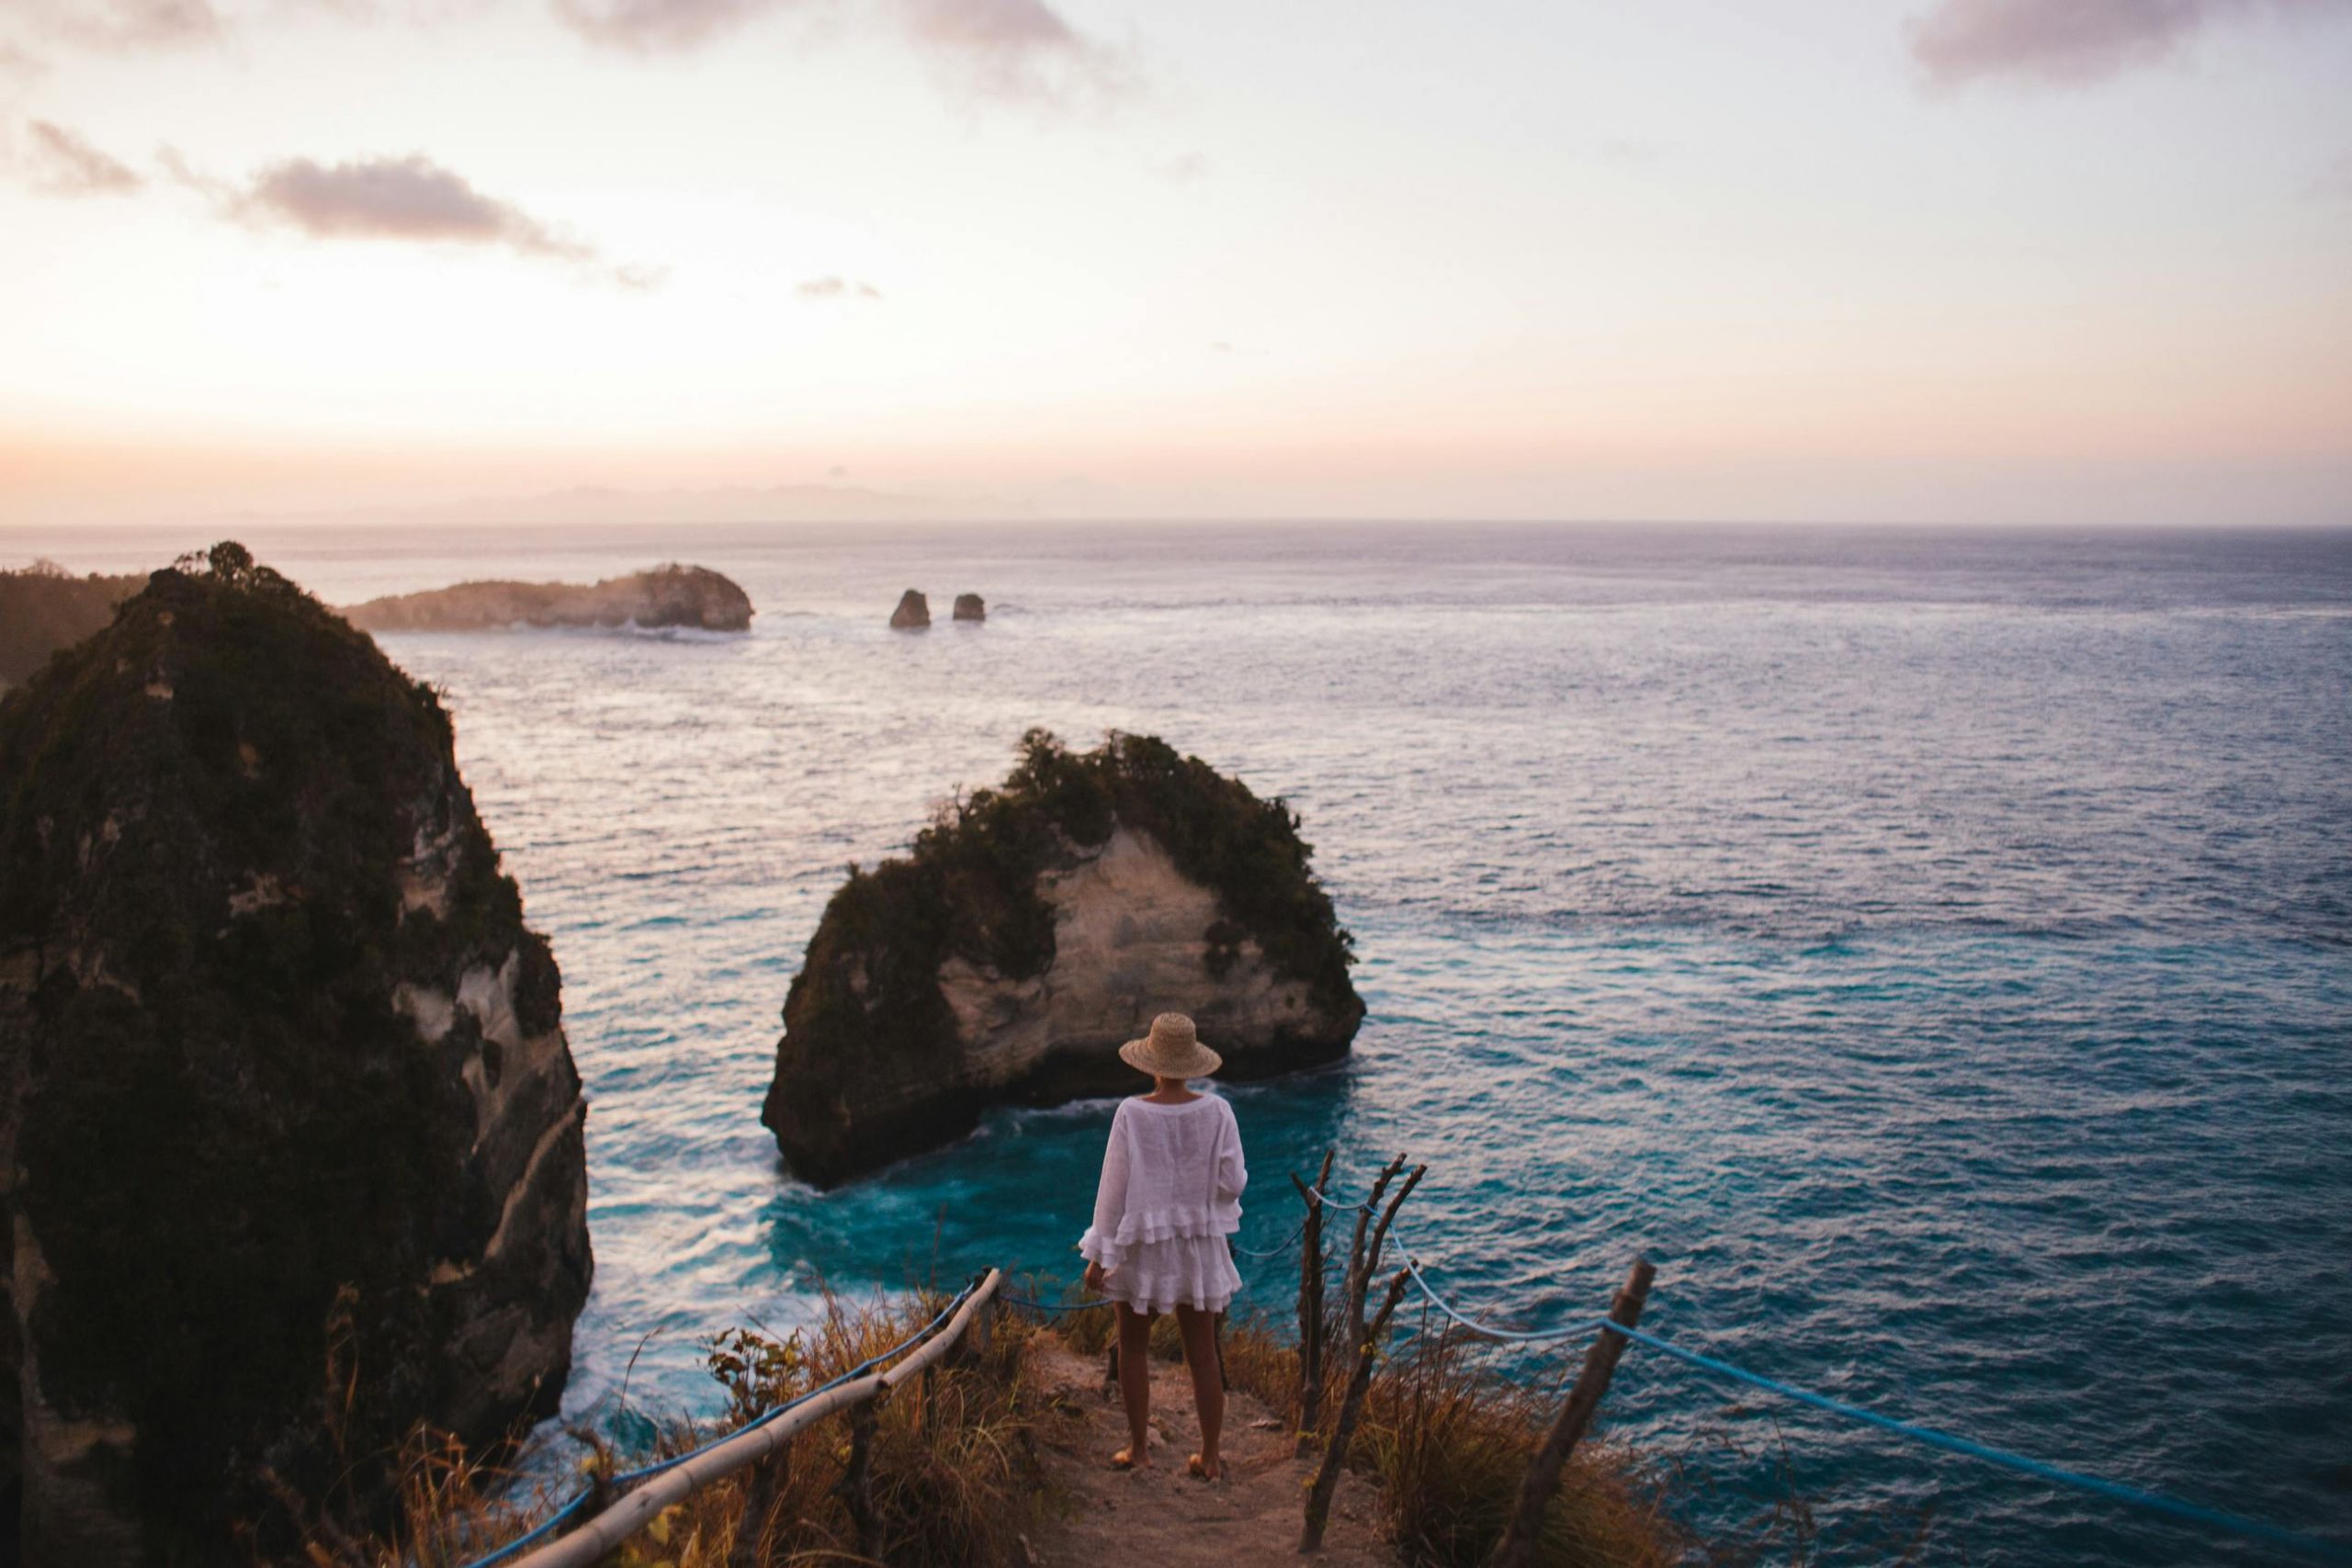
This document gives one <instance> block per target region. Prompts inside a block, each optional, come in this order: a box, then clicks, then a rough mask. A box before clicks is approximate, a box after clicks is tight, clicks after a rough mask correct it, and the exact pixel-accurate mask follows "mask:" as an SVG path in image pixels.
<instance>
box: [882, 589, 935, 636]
mask: <svg viewBox="0 0 2352 1568" xmlns="http://www.w3.org/2000/svg"><path fill="white" fill-rule="evenodd" d="M929 625H931V601H930V600H928V599H925V598H924V597H923V596H922V592H921V591H919V590H917V589H912V588H910V589H908V590H907V591H906V592H904V593H901V594H899V607H898V608H897V609H895V610H893V611H891V612H890V629H891V630H892V631H900V632H910V631H920V630H921V629H922V628H923V627H924V626H929Z"/></svg>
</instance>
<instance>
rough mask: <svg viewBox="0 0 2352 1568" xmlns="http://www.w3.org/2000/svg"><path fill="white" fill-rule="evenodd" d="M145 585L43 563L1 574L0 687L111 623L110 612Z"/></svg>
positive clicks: (27, 675)
mask: <svg viewBox="0 0 2352 1568" xmlns="http://www.w3.org/2000/svg"><path fill="white" fill-rule="evenodd" d="M145 581H147V580H146V579H145V578H143V577H98V576H96V575H93V576H89V577H74V576H71V575H69V574H68V573H67V572H66V571H65V570H63V569H62V568H61V567H57V566H54V565H51V563H49V562H47V561H43V562H41V563H40V564H39V565H37V566H34V567H32V568H30V569H29V570H24V571H0V688H5V687H7V686H13V685H15V684H16V683H17V682H19V681H24V680H28V679H29V678H30V677H31V675H32V673H33V671H36V670H39V669H40V667H41V666H42V665H44V664H46V663H48V662H49V656H50V655H51V654H52V653H55V652H56V651H57V650H58V649H61V648H71V647H73V646H74V644H75V643H77V642H80V641H81V640H82V639H83V638H84V637H88V636H89V635H90V634H91V633H92V632H95V631H96V630H97V629H98V628H99V627H101V626H105V625H106V624H107V622H108V621H110V620H112V619H114V607H115V606H116V605H117V604H121V603H122V602H123V601H124V600H125V599H128V598H130V596H131V595H132V594H133V593H136V592H139V590H140V587H141V584H143V583H144V582H145Z"/></svg>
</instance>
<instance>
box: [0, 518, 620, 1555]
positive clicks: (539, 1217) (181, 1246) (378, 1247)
mask: <svg viewBox="0 0 2352 1568" xmlns="http://www.w3.org/2000/svg"><path fill="white" fill-rule="evenodd" d="M0 779H5V780H6V781H7V785H8V790H7V794H6V796H5V797H0V884H5V886H6V888H7V897H6V898H5V899H0V1212H5V1218H6V1221H7V1223H8V1224H9V1226H10V1230H11V1233H12V1235H13V1236H14V1247H13V1256H12V1258H11V1259H10V1260H9V1262H8V1264H7V1266H6V1268H5V1269H0V1347H5V1352H6V1353H5V1357H0V1367H4V1368H5V1375H6V1376H7V1377H10V1378H12V1379H13V1380H14V1382H15V1387H14V1388H13V1389H12V1390H8V1391H6V1392H8V1393H14V1395H15V1396H16V1397H14V1398H12V1399H8V1400H6V1404H5V1407H0V1466H5V1473H6V1475H7V1476H9V1477H10V1478H12V1479H14V1478H20V1479H21V1484H22V1493H21V1505H22V1529H23V1541H24V1551H25V1560H26V1561H28V1562H35V1563H74V1564H76V1565H84V1564H88V1565H98V1568H104V1565H111V1564H128V1563H141V1564H160V1563H164V1562H171V1563H212V1562H246V1561H248V1560H249V1556H248V1553H247V1552H246V1551H244V1549H243V1547H242V1546H241V1545H239V1544H238V1537H239V1533H240V1532H241V1531H243V1532H254V1533H252V1534H251V1535H250V1538H249V1539H250V1540H251V1541H252V1543H253V1545H254V1547H255V1549H256V1550H258V1551H263V1552H265V1553H275V1552H278V1551H286V1550H287V1549H288V1546H289V1543H290V1541H291V1540H292V1539H293V1537H294V1535H295V1532H296V1531H297V1529H299V1528H300V1524H299V1522H298V1521H297V1520H296V1519H295V1518H294V1517H293V1516H294V1515H295V1514H298V1513H300V1514H305V1515H309V1516H311V1521H312V1522H313V1523H315V1521H316V1520H317V1519H322V1518H333V1517H337V1516H341V1517H344V1518H345V1519H347V1520H352V1521H359V1520H365V1519H368V1518H369V1517H371V1516H372V1515H373V1514H374V1511H375V1510H376V1509H377V1508H379V1506H381V1504H382V1501H383V1499H384V1497H385V1495H386V1494H387V1489H388V1487H389V1485H390V1481H391V1472H390V1471H389V1470H388V1468H387V1467H388V1464H389V1463H390V1460H391V1459H392V1457H393V1450H394V1448H395V1447H396V1445H397V1444H398V1443H399V1442H400V1441H401V1438H403V1437H404V1436H405V1435H406V1434H407V1433H408V1432H409V1431H410V1430H411V1428H412V1427H413V1425H414V1424H416V1423H419V1422H423V1423H425V1424H427V1425H429V1426H430V1427H438V1428H444V1429H447V1430H449V1431H452V1432H455V1433H456V1434H458V1436H460V1437H461V1438H465V1439H466V1440H467V1441H468V1442H469V1444H471V1445H475V1446H477V1447H478V1448H479V1447H480V1446H482V1445H494V1444H495V1443H496V1442H497V1441H498V1440H499V1439H500V1438H502V1437H503V1436H504V1435H505V1434H506V1433H507V1432H508V1431H509V1430H510V1429H511V1428H512V1427H514V1425H515V1423H517V1422H518V1421H525V1420H528V1419H530V1418H533V1417H536V1416H544V1415H547V1414H549V1413H552V1412H553V1411H554V1410H555V1408H556V1404H557V1399H558V1395H559V1393H560V1391H561V1389H562V1387H563V1383H564V1380H565V1377H566V1376H567V1374H568V1371H569V1368H570V1361H571V1325H572V1320H573V1318H574V1317H575V1316H576V1315H577V1314H578V1313H579V1310H580V1307H581V1304H582V1301H583V1300H584V1299H585V1297H586V1295H587V1291H588V1282H589V1274H590V1269H591V1260H590V1256H589V1247H588V1232H587V1224H586V1217H585V1215H586V1201H587V1179H586V1171H585V1165H584V1161H583V1153H582V1121H583V1119H584V1116H585V1114H586V1108H585V1105H584V1103H583V1101H582V1097H581V1089H580V1078H579V1075H578V1074H577V1073H576V1072H575V1071H574V1070H573V1066H572V1062H571V1051H570V1048H569V1047H568V1045H567V1044H566V1043H565V1040H564V1034H563V1027H562V1012H561V1002H560V988H561V981H560V976H559V975H558V973H557V969H556V964H555V960H554V958H553V956H552V955H551V954H550V953H549V952H548V945H547V942H545V941H544V940H543V939H542V938H541V937H540V936H539V935H538V934H537V932H535V931H532V930H530V929H529V928H528V927H527V926H526V925H525V924H524V923H523V910H522V903H521V899H520V897H519V895H518V894H517V892H516V890H515V884H514V882H513V880H512V879H511V878H509V877H507V876H505V875H503V874H502V873H501V872H500V869H499V863H498V852H497V850H496V849H495V848H494V847H493V846H492V842H491V840H490V837H489V835H488V834H487V833H486V832H484V831H483V829H482V825H481V820H480V818H478V817H477V816H476V815H475V812H474V806H473V800H472V797H471V795H470V794H469V792H468V790H467V788H466V785H465V781H464V780H463V779H461V778H460V777H459V776H458V769H457V765H456V762H455V761H454V759H453V755H452V750H451V731H450V724H449V719H448V716H447V714H446V713H445V712H444V711H443V709H442V707H441V705H440V704H439V703H438V702H437V701H436V700H435V696H434V694H433V693H432V691H431V689H430V688H428V687H426V686H424V685H423V684H421V683H419V682H413V681H411V680H410V679H408V678H407V677H406V676H405V675H403V674H402V673H401V671H399V670H397V669H395V668H393V666H392V665H391V664H390V662H388V661H387V660H385V658H384V656H383V654H382V653H381V652H379V650H378V649H377V648H376V645H375V644H374V643H373V642H372V641H370V640H369V639H368V637H366V636H364V635H363V634H361V633H359V632H357V631H355V630H354V629H352V628H351V627H350V626H347V625H346V624H345V623H344V622H343V621H342V620H340V619H339V618H337V617H336V616H335V615H334V614H333V613H332V612H330V611H329V610H327V609H326V608H325V607H324V606H322V605H321V604H318V603H317V602H316V601H315V600H312V599H311V598H310V597H309V596H308V595H306V594H304V593H302V592H300V590H299V589H297V588H295V587H294V586H292V585H291V584H289V583H288V582H286V581H284V580H283V579H281V578H279V577H278V576H277V574H276V573H274V572H271V571H269V570H266V569H265V568H261V567H257V566H254V564H252V562H251V560H250V558H247V557H246V555H245V553H244V552H243V550H242V549H240V548H238V547H235V546H221V547H217V548H216V549H215V550H214V551H213V552H212V554H211V557H210V558H209V565H208V566H205V567H201V568H199V567H197V566H194V565H188V566H186V567H185V568H183V569H181V570H167V571H161V572H158V573H156V574H155V575H154V576H153V578H152V579H151V580H150V581H149V583H148V586H147V587H146V588H145V590H144V591H142V592H141V593H139V594H138V595H137V596H136V597H134V598H133V599H131V600H130V601H129V602H128V603H127V604H125V605H124V606H123V607H122V610H121V612H120V614H119V615H118V616H117V617H116V619H115V621H114V623H113V624H112V625H111V626H109V627H108V628H107V630H105V631H103V632H101V633H99V634H98V635H97V636H96V637H92V638H90V639H89V640H88V641H86V642H85V643H83V644H81V645H80V646H79V647H78V648H76V649H73V650H72V651H71V652H70V653H68V654H66V655H65V656H63V657H62V658H61V659H59V660H56V661H54V662H53V663H51V665H50V666H49V667H48V668H47V669H46V670H45V671H42V672H41V674H40V676H38V677H37V678H36V679H35V680H34V681H33V682H30V683H29V684H28V685H27V686H25V687H23V688H21V689H20V690H17V691H16V692H12V693H10V694H8V696H7V697H6V699H5V700H0Z"/></svg>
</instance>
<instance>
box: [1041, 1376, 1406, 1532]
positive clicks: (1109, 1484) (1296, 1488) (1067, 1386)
mask: <svg viewBox="0 0 2352 1568" xmlns="http://www.w3.org/2000/svg"><path fill="white" fill-rule="evenodd" d="M1029 1354H1030V1355H1031V1356H1032V1357H1033V1358H1035V1359H1034V1360H1033V1362H1032V1364H1031V1370H1032V1373H1033V1375H1034V1376H1035V1379H1036V1382H1037V1384H1038V1386H1040V1387H1042V1388H1044V1389H1046V1390H1047V1391H1048V1392H1049V1393H1055V1394H1057V1395H1058V1398H1057V1404H1058V1406H1059V1411H1060V1413H1059V1414H1057V1415H1056V1416H1051V1417H1049V1418H1048V1419H1047V1420H1046V1423H1045V1428H1044V1433H1043V1436H1044V1439H1045V1440H1044V1442H1043V1443H1042V1445H1041V1449H1040V1451H1041V1453H1042V1455H1043V1457H1044V1459H1045V1461H1046V1479H1047V1481H1048V1483H1050V1484H1051V1485H1052V1486H1053V1487H1054V1489H1055V1492H1056V1494H1057V1495H1056V1505H1057V1506H1055V1507H1054V1509H1053V1513H1054V1514H1055V1516H1056V1517H1052V1518H1050V1519H1049V1520H1048V1522H1047V1523H1046V1525H1045V1526H1044V1527H1043V1528H1041V1529H1039V1530H1038V1531H1037V1532H1036V1533H1035V1534H1034V1535H1032V1536H1031V1537H1030V1541H1029V1543H1030V1547H1031V1552H1032V1558H1033V1561H1034V1562H1035V1563H1036V1564H1037V1565H1038V1568H1193V1565H1195V1564H1197V1565H1199V1568H1247V1565H1249V1564H1251V1563H1260V1562H1276V1563H1278V1562H1297V1561H1300V1559H1299V1557H1298V1553H1297V1548H1298V1531H1299V1525H1300V1522H1301V1512H1302V1509H1303V1507H1304V1506H1305V1503H1306V1483H1307V1482H1308V1480H1309V1479H1311V1477H1312V1475H1313V1472H1312V1471H1311V1470H1310V1469H1309V1468H1308V1467H1307V1466H1306V1465H1305V1464H1303V1463H1301V1462H1299V1461H1297V1460H1295V1458H1293V1457H1292V1453H1291V1434H1290V1431H1289V1429H1288V1427H1287V1425H1286V1424H1285V1423H1283V1422H1280V1421H1277V1420H1275V1419H1273V1417H1272V1416H1271V1415H1270V1414H1269V1413H1268V1412H1267V1410H1266V1407H1265V1406H1264V1405H1262V1404H1259V1403H1258V1402H1257V1401H1256V1400H1254V1399H1252V1398H1250V1396H1249V1395H1248V1394H1246V1393H1241V1392H1240V1391H1239V1390H1238V1389H1235V1390H1232V1391H1229V1392H1228V1393H1227V1394H1226V1397H1225V1441H1224V1444H1223V1447H1224V1450H1225V1477H1226V1478H1225V1479H1224V1480H1223V1481H1221V1482H1219V1483H1216V1484H1215V1485H1204V1483H1201V1482H1198V1481H1194V1480H1192V1479H1191V1478H1189V1477H1187V1476H1186V1475H1185V1473H1184V1458H1185V1456H1186V1455H1187V1454H1189V1453H1191V1452H1192V1451H1193V1450H1194V1449H1195V1448H1197V1447H1198V1446H1199V1442H1198V1438H1199V1434H1200V1427H1199V1426H1198V1425H1197V1424H1196V1423H1195V1421H1194V1419H1193V1385H1192V1379H1191V1377H1190V1376H1189V1375H1188V1374H1187V1373H1186V1372H1185V1371H1184V1368H1183V1366H1182V1363H1180V1362H1174V1361H1154V1362H1153V1363H1152V1367H1151V1424H1152V1428H1153V1441H1152V1449H1151V1466H1150V1467H1149V1468H1148V1469H1145V1470H1139V1471H1116V1470H1113V1469H1111V1468H1110V1466H1109V1463H1108V1461H1109V1457H1110V1454H1111V1452H1112V1450H1114V1449H1118V1448H1122V1447H1125V1444H1126V1440H1127V1423H1126V1417H1125V1415H1124V1414H1123V1413H1122V1411H1121V1408H1120V1405H1119V1396H1118V1394H1117V1393H1116V1392H1115V1391H1112V1390H1106V1389H1105V1388H1104V1387H1103V1359H1102V1358H1100V1357H1091V1358H1084V1359H1081V1358H1080V1357H1078V1356H1075V1355H1073V1354H1071V1353H1070V1352H1069V1350H1068V1349H1066V1348H1063V1347H1062V1345H1061V1344H1060V1342H1059V1341H1057V1340H1055V1339H1053V1338H1051V1337H1046V1336H1040V1337H1038V1339H1037V1340H1036V1341H1035V1343H1034V1344H1033V1345H1032V1346H1031V1348H1030V1350H1029ZM1374 1501H1375V1499H1374V1493H1373V1489H1372V1488H1371V1486H1370V1485H1369V1484H1367V1483H1365V1482H1364V1481H1363V1479H1362V1478H1361V1477H1358V1476H1352V1475H1351V1476H1348V1477H1346V1478H1345V1479H1343V1480H1342V1481H1341V1482H1340V1493H1339V1497H1338V1499H1337V1502H1336V1505H1335V1506H1333V1508H1332V1510H1331V1528H1330V1529H1329V1532H1328V1533H1327V1534H1326V1537H1325V1540H1324V1545H1323V1550H1322V1551H1321V1552H1319V1553H1318V1554H1317V1555H1316V1556H1315V1557H1312V1558H1309V1559H1306V1561H1307V1562H1317V1563H1322V1564H1326V1565H1328V1568H1396V1563H1397V1556H1396V1553H1394V1552H1393V1551H1389V1550H1388V1548H1387V1547H1386V1546H1385V1545H1384V1544H1383V1543H1382V1541H1381V1540H1380V1539H1379V1536H1378V1533H1377V1531H1376V1529H1374Z"/></svg>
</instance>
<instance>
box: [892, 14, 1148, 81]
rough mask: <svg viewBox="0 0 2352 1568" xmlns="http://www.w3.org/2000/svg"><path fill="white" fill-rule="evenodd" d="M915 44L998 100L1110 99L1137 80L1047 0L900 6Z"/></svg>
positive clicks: (1123, 65) (958, 75) (1107, 51)
mask: <svg viewBox="0 0 2352 1568" xmlns="http://www.w3.org/2000/svg"><path fill="white" fill-rule="evenodd" d="M899 10H900V14H901V16H902V17H903V18H904V21H905V25H906V28H907V30H908V32H909V34H910V36H911V37H912V38H913V39H914V40H915V42H916V43H917V44H918V45H919V46H920V47H922V49H923V50H925V51H927V52H929V53H930V54H931V55H932V57H933V59H934V60H936V61H937V62H939V63H940V64H942V65H943V66H944V67H945V68H946V69H947V70H948V71H949V72H950V73H951V74H952V75H953V76H955V77H956V79H957V80H958V81H959V82H960V84H961V85H964V86H965V87H967V88H968V89H970V90H972V91H975V92H978V93H981V94H984V95H986V96H990V97H999V98H1015V99H1025V100H1027V101H1030V102H1033V103H1061V102H1065V101H1068V100H1069V99H1071V98H1073V97H1078V96H1090V97H1097V98H1109V97H1114V96H1119V95H1121V94H1123V93H1124V92H1125V91H1126V89H1127V88H1128V87H1129V86H1130V85H1132V82H1131V76H1132V73H1130V72H1129V71H1128V69H1127V68H1126V66H1125V63H1124V62H1121V61H1120V60H1119V58H1118V57H1117V56H1116V55H1114V53H1113V52H1112V51H1109V50H1108V49H1106V48H1104V47H1103V45H1101V44H1099V43H1096V42H1095V41H1094V40H1092V39H1089V38H1087V37H1085V36H1084V35H1083V34H1081V33H1080V32H1079V31H1078V29H1077V28H1073V27H1071V26H1070V25H1069V22H1067V21H1065V20H1064V19H1063V18H1062V16H1061V13H1060V12H1058V11H1056V10H1054V9H1053V8H1052V7H1051V6H1047V5H1046V4H1045V0H899Z"/></svg>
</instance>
